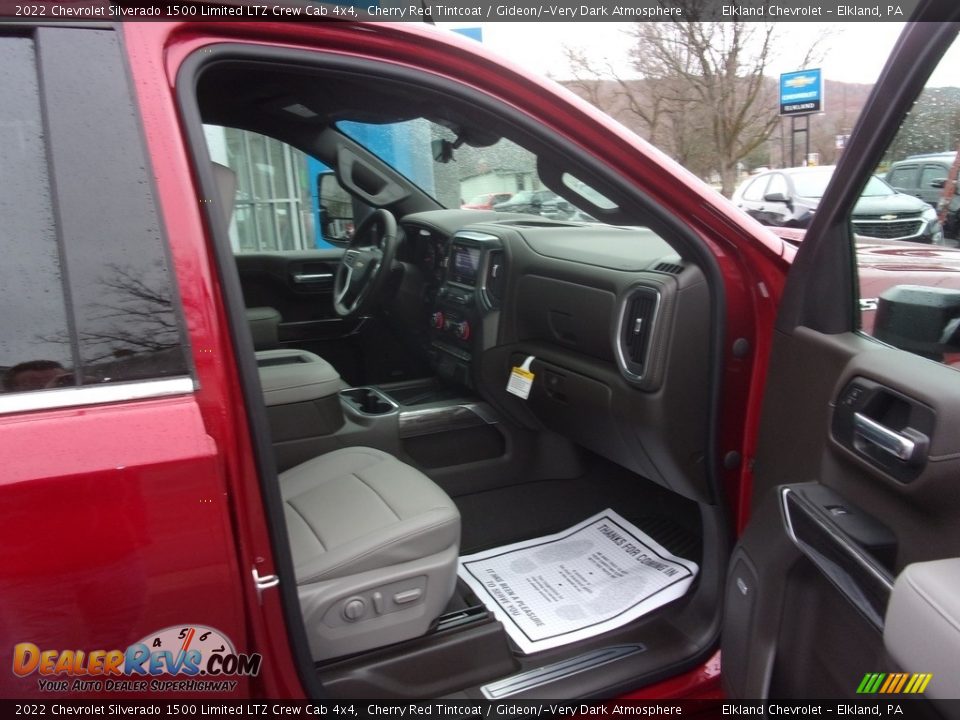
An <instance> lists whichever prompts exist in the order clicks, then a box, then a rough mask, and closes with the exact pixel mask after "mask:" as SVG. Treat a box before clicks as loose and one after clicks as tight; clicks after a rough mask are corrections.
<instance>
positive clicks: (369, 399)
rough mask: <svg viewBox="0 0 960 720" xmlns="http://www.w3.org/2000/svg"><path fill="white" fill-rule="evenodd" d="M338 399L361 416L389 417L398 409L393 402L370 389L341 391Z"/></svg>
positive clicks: (357, 388)
mask: <svg viewBox="0 0 960 720" xmlns="http://www.w3.org/2000/svg"><path fill="white" fill-rule="evenodd" d="M340 397H341V398H342V399H343V401H344V402H345V403H346V404H347V405H348V406H349V407H351V408H352V409H354V410H356V411H357V412H359V413H361V414H363V415H389V414H390V413H392V412H396V411H397V410H398V409H399V407H398V405H397V404H396V403H395V402H393V401H392V400H391V399H390V398H388V397H387V396H386V395H384V394H383V393H381V392H380V391H379V390H377V389H376V388H372V387H356V388H349V389H347V390H341V391H340Z"/></svg>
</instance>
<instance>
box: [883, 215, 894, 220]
mask: <svg viewBox="0 0 960 720" xmlns="http://www.w3.org/2000/svg"><path fill="white" fill-rule="evenodd" d="M880 219H881V220H896V219H897V216H896V215H881V216H880Z"/></svg>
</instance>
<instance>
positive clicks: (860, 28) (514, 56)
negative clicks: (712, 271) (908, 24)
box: [438, 22, 960, 84]
mask: <svg viewBox="0 0 960 720" xmlns="http://www.w3.org/2000/svg"><path fill="white" fill-rule="evenodd" d="M438 25H440V26H441V27H449V28H453V27H463V26H467V25H469V23H438ZM473 25H474V26H475V25H476V23H473ZM480 25H481V27H482V28H483V42H484V44H485V45H487V46H488V47H490V48H491V49H492V50H494V51H496V52H498V53H500V54H501V55H504V56H506V57H508V58H510V59H511V60H514V61H516V62H518V63H520V64H521V65H523V66H524V67H526V68H528V69H529V70H530V71H531V72H537V73H540V74H547V73H550V74H551V75H552V76H553V77H554V78H556V79H565V78H569V77H570V73H569V69H568V68H567V67H566V63H565V61H564V56H563V50H562V48H563V46H564V45H569V46H572V47H580V48H583V49H584V50H586V51H587V52H588V53H589V54H590V56H591V57H592V58H593V59H597V60H601V59H604V58H606V59H607V60H609V61H610V62H611V63H613V64H614V66H617V67H620V68H622V69H623V71H624V72H629V63H628V61H627V49H628V48H629V45H630V39H629V37H628V36H627V35H626V33H625V32H624V30H625V29H626V28H627V27H629V25H630V23H610V22H593V23H590V22H583V23H577V22H569V23H506V22H496V23H480ZM780 27H781V29H780V31H779V32H780V33H781V42H780V43H779V48H780V50H779V52H778V56H777V58H776V59H775V61H774V62H773V63H772V64H771V66H770V74H771V75H774V76H776V75H779V74H780V73H781V72H789V71H791V70H797V69H799V67H798V66H799V63H800V62H801V60H802V59H803V54H804V52H805V51H806V49H807V48H808V47H809V46H810V45H811V44H812V43H813V42H814V41H816V39H817V38H819V37H823V40H822V42H821V48H822V57H823V60H822V61H821V62H820V63H819V65H820V67H822V68H823V73H824V77H825V78H826V79H828V80H840V81H843V82H854V83H869V84H873V83H874V82H876V79H877V77H878V76H879V75H880V71H881V70H882V69H883V64H884V62H885V61H886V58H887V55H888V54H889V52H890V50H891V49H892V48H893V45H894V43H895V42H896V40H897V37H898V36H899V34H900V32H901V31H902V30H903V23H889V22H875V23H854V22H843V23H780ZM824 36H825V37H824ZM953 67H954V68H956V67H958V66H957V65H954V66H953ZM947 83H949V84H960V78H954V79H952V81H951V80H949V79H948V80H945V81H944V83H943V84H947ZM938 84H940V83H938Z"/></svg>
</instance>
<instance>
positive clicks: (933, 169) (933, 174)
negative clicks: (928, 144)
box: [920, 165, 947, 190]
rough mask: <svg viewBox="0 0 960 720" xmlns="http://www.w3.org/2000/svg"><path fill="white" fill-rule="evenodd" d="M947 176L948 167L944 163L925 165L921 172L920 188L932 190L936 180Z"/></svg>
mask: <svg viewBox="0 0 960 720" xmlns="http://www.w3.org/2000/svg"><path fill="white" fill-rule="evenodd" d="M946 177H947V168H945V167H944V166H943V165H924V166H923V172H921V173H920V189H921V190H930V189H931V188H934V184H933V183H934V181H935V180H943V179H945V178H946Z"/></svg>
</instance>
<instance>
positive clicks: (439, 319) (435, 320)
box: [430, 310, 447, 330]
mask: <svg viewBox="0 0 960 720" xmlns="http://www.w3.org/2000/svg"><path fill="white" fill-rule="evenodd" d="M430 322H431V323H432V324H433V327H434V328H436V329H437V330H443V328H444V327H446V324H447V319H446V318H445V317H444V316H443V313H442V312H440V311H439V310H437V312H435V313H434V314H433V317H431V318H430Z"/></svg>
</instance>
